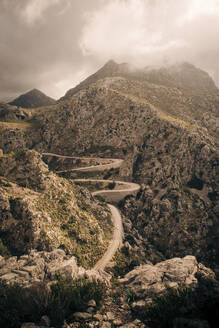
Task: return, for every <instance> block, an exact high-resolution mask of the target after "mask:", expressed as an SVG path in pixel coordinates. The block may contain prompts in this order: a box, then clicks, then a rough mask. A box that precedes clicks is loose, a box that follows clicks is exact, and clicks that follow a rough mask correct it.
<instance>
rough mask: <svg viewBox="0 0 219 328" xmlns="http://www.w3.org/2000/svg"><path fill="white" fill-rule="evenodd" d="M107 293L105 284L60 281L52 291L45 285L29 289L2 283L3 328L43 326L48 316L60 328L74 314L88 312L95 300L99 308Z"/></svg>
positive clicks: (0, 315)
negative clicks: (22, 324) (42, 321)
mask: <svg viewBox="0 0 219 328" xmlns="http://www.w3.org/2000/svg"><path fill="white" fill-rule="evenodd" d="M105 293H106V286H105V285H104V284H103V283H101V282H99V281H97V282H96V281H88V280H86V279H77V280H69V281H66V280H62V279H59V280H58V281H57V282H56V283H55V284H52V285H51V286H50V287H48V286H47V285H46V284H45V283H44V282H41V283H36V284H35V285H32V286H31V287H28V288H23V287H21V286H19V285H16V284H14V285H6V284H5V283H4V282H2V281H1V282H0V326H1V327H4V328H19V327H20V326H21V323H22V322H39V320H40V318H41V316H42V315H48V316H49V317H50V319H51V323H52V325H53V326H54V327H57V328H58V327H61V326H62V324H63V321H64V319H68V317H69V316H70V315H72V314H73V313H74V312H77V311H83V310H85V309H86V307H87V303H88V302H89V301H90V300H91V299H94V300H95V301H96V304H97V306H99V305H100V304H101V302H102V300H103V299H104V297H105Z"/></svg>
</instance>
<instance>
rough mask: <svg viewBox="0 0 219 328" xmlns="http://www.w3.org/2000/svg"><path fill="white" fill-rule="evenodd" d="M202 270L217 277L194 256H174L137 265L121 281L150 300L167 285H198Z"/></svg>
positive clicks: (174, 286) (139, 296) (211, 276)
mask: <svg viewBox="0 0 219 328" xmlns="http://www.w3.org/2000/svg"><path fill="white" fill-rule="evenodd" d="M202 272H203V274H205V275H207V276H208V278H212V279H214V278H215V275H214V273H213V271H211V270H209V269H207V268H205V267H204V266H203V265H202V264H198V262H197V260H196V258H195V257H194V256H186V257H184V258H173V259H170V260H167V261H164V262H160V263H157V264H156V265H150V264H145V265H142V266H139V267H136V268H135V269H134V270H132V271H131V272H129V273H128V274H126V275H125V277H124V278H123V279H121V280H120V281H121V283H123V284H124V286H126V287H128V288H130V289H131V290H132V292H133V293H134V295H135V296H136V297H137V298H140V299H145V300H146V301H147V302H150V300H151V298H153V297H154V296H155V295H159V294H162V293H163V292H165V290H166V288H167V287H170V288H177V287H180V286H182V285H184V286H187V287H195V286H197V284H198V280H197V278H196V275H198V274H202Z"/></svg>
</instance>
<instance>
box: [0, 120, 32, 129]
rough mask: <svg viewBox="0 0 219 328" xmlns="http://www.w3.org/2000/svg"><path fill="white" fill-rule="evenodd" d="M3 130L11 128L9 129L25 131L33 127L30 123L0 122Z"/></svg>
mask: <svg viewBox="0 0 219 328" xmlns="http://www.w3.org/2000/svg"><path fill="white" fill-rule="evenodd" d="M1 126H2V127H4V128H11V129H21V130H26V129H28V128H32V127H33V123H31V122H3V121H1V122H0V127H1Z"/></svg>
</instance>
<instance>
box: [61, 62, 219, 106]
mask: <svg viewBox="0 0 219 328" xmlns="http://www.w3.org/2000/svg"><path fill="white" fill-rule="evenodd" d="M116 76H122V77H125V78H127V79H131V80H137V81H148V82H151V83H155V84H161V85H166V86H174V87H176V86H178V87H183V88H193V89H196V90H197V89H198V90H205V91H208V92H214V91H217V87H216V85H215V83H214V81H213V80H212V78H211V77H210V76H209V75H208V73H206V72H204V71H203V70H201V69H198V68H196V67H195V66H194V65H192V64H190V63H186V62H184V63H179V64H175V65H172V66H169V67H168V66H167V67H158V68H153V67H150V66H149V67H146V68H143V69H141V68H140V69H139V68H136V67H134V66H132V65H129V64H127V63H122V64H117V63H116V62H115V61H114V60H110V61H108V62H107V63H106V64H105V65H104V66H103V67H101V68H100V69H99V70H98V71H97V72H96V73H94V74H93V75H91V76H89V77H88V78H87V79H85V80H84V81H83V82H81V83H80V84H79V85H77V86H76V87H75V88H73V89H70V90H68V91H67V92H66V94H65V96H64V97H62V98H61V99H60V100H65V99H68V98H71V97H72V96H73V95H74V94H76V93H77V92H79V91H80V90H82V89H84V88H86V87H88V86H89V85H91V84H92V83H95V82H97V81H98V80H100V79H103V78H106V77H116Z"/></svg>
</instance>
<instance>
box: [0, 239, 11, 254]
mask: <svg viewBox="0 0 219 328" xmlns="http://www.w3.org/2000/svg"><path fill="white" fill-rule="evenodd" d="M0 255H1V256H10V252H9V250H8V248H7V247H6V246H5V245H4V244H3V242H2V240H1V238H0Z"/></svg>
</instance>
